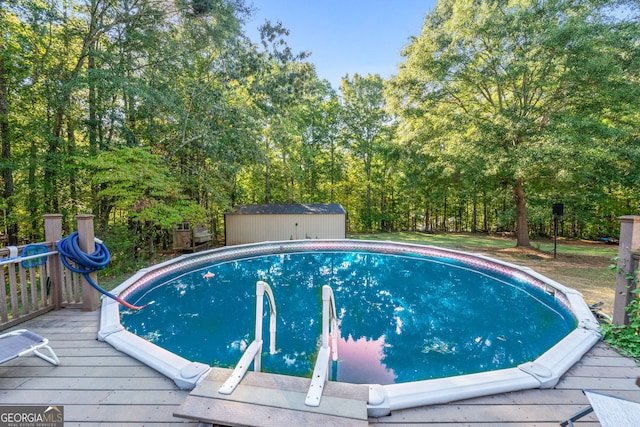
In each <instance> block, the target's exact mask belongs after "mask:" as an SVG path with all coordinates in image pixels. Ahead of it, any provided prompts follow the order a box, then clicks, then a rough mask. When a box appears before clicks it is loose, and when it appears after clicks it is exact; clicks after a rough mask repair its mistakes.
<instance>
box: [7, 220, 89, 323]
mask: <svg viewBox="0 0 640 427" xmlns="http://www.w3.org/2000/svg"><path fill="white" fill-rule="evenodd" d="M61 219H62V216H61V215H57V214H52V215H45V217H44V224H45V225H44V226H45V238H46V239H47V241H46V242H42V243H40V244H41V245H45V246H47V248H48V249H49V252H47V255H46V257H47V261H46V263H44V264H42V265H38V266H35V267H29V263H23V261H24V259H23V258H22V257H20V254H21V253H22V249H23V248H24V247H25V246H28V245H22V246H18V247H5V248H0V331H1V330H4V329H7V328H9V327H11V326H14V325H16V324H18V323H20V322H23V321H25V320H28V319H32V318H34V317H36V316H39V315H41V314H43V313H45V312H48V311H51V310H57V309H60V308H64V307H67V308H83V309H87V307H86V302H85V298H83V283H82V282H83V279H82V277H81V275H79V274H77V273H73V272H71V271H69V270H67V269H66V268H65V267H64V265H63V264H62V263H61V262H60V256H59V255H58V251H57V250H56V242H57V241H58V240H60V238H61V237H62V222H61ZM92 225H93V224H92ZM16 255H17V256H16Z"/></svg>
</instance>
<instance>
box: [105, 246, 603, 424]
mask: <svg viewBox="0 0 640 427" xmlns="http://www.w3.org/2000/svg"><path fill="white" fill-rule="evenodd" d="M258 280H259V281H264V282H266V283H268V285H269V286H270V287H271V289H272V290H273V295H274V296H275V305H276V307H277V337H276V339H275V340H274V341H275V342H276V343H277V344H276V348H277V350H276V351H274V352H273V354H270V353H269V352H268V351H266V350H265V349H266V348H268V346H269V342H270V339H271V338H270V336H269V331H268V328H264V331H263V336H262V339H263V341H264V343H265V344H264V346H265V347H264V348H263V353H262V371H265V372H274V373H280V374H286V375H296V376H304V377H310V376H311V372H312V371H313V367H314V362H315V358H316V356H317V352H318V348H319V337H320V332H321V313H322V307H321V305H322V300H321V287H322V286H323V285H329V286H331V288H332V289H333V294H334V297H335V306H336V311H337V313H336V314H337V317H338V321H339V328H338V329H339V339H338V340H337V349H338V357H339V358H338V360H337V361H336V362H333V363H332V365H331V371H330V378H331V379H332V380H337V381H344V382H352V383H359V384H368V385H369V390H370V393H369V394H370V395H369V404H368V407H369V415H370V416H381V415H384V414H388V413H389V412H390V411H392V410H395V409H400V408H407V407H413V406H421V405H427V404H435V403H445V402H450V401H453V400H458V399H463V398H469V397H475V396H480V395H486V394H493V393H499V392H506V391H515V390H521V389H527V388H539V387H553V386H554V385H555V384H556V383H557V381H558V379H559V377H560V376H561V375H562V374H563V373H564V372H565V371H566V370H567V369H569V368H570V367H571V366H572V365H573V364H574V363H575V362H576V361H578V360H579V359H580V358H581V357H582V355H583V354H584V353H586V352H587V351H588V350H589V349H590V348H591V347H592V346H593V344H595V342H597V340H598V339H599V338H600V334H599V329H598V324H597V322H596V320H595V319H594V317H593V315H592V314H591V312H590V310H589V308H588V306H587V305H586V304H585V303H584V301H583V299H582V296H581V295H580V294H579V293H578V292H576V291H575V290H572V289H569V288H566V287H564V286H562V285H560V284H558V283H556V282H553V281H551V280H550V279H548V278H546V277H544V276H541V275H539V274H537V273H535V272H534V271H532V270H531V269H528V268H522V267H518V266H515V265H511V264H507V263H503V262H499V261H496V260H493V259H489V258H486V257H483V256H477V255H472V254H468V253H462V252H457V251H450V250H443V249H439V248H435V247H429V246H419V245H410V244H399V243H390V242H368V241H360V240H339V241H336V240H331V241H322V240H304V241H287V242H269V243H262V244H254V245H242V246H234V247H226V248H221V249H215V250H212V251H207V252H202V253H198V254H190V255H184V256H181V257H178V258H176V259H174V260H172V261H169V262H166V263H163V264H159V265H157V266H155V267H152V268H149V269H144V270H141V271H140V272H138V273H137V274H136V275H135V276H133V277H132V278H131V279H129V280H128V281H126V282H125V283H123V284H122V285H121V286H120V287H118V289H116V290H115V291H114V293H118V294H119V296H120V297H122V298H125V299H126V300H127V301H128V302H130V303H133V304H139V305H144V304H147V303H149V302H151V301H152V300H154V301H155V302H154V303H153V304H152V305H149V306H147V307H146V308H144V309H142V310H140V311H131V310H125V309H124V308H122V309H120V308H119V305H118V304H117V303H116V302H115V301H112V300H110V299H105V300H104V301H103V306H102V319H101V329H100V332H99V338H100V339H101V340H104V341H107V342H109V343H111V344H112V345H113V346H114V347H116V348H118V349H120V350H122V351H123V352H125V353H128V354H130V355H132V356H134V357H136V358H138V359H139V360H141V361H143V362H145V363H147V364H148V365H149V366H151V367H153V368H155V369H157V370H158V371H160V372H162V373H163V374H165V375H167V376H168V377H170V378H172V379H173V380H174V381H175V382H176V384H178V386H180V387H182V388H192V387H194V386H195V384H196V383H197V382H198V381H199V380H200V379H201V378H203V376H204V375H205V374H206V373H207V372H208V370H209V367H210V366H221V367H231V368H232V367H233V366H235V364H236V363H237V362H238V360H239V359H240V357H241V356H242V354H243V351H244V349H245V348H246V347H247V346H248V344H249V343H251V341H252V340H253V338H254V337H253V334H254V325H255V318H256V313H255V310H256V303H255V300H256V296H255V284H256V281H258ZM264 306H265V307H267V308H268V307H269V306H268V304H267V303H266V302H264ZM267 313H268V310H267Z"/></svg>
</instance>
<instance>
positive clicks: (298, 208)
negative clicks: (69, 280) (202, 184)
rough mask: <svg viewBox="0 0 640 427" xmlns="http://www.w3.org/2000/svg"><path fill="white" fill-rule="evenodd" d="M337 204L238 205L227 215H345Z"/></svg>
mask: <svg viewBox="0 0 640 427" xmlns="http://www.w3.org/2000/svg"><path fill="white" fill-rule="evenodd" d="M346 213H347V212H346V211H345V210H344V208H343V207H342V205H340V204H339V203H313V204H305V203H291V204H268V205H238V206H236V207H235V208H233V210H231V211H230V212H227V215H283V214H288V215H299V214H316V215H317V214H346Z"/></svg>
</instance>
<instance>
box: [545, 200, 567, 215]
mask: <svg viewBox="0 0 640 427" xmlns="http://www.w3.org/2000/svg"><path fill="white" fill-rule="evenodd" d="M547 212H548V211H547ZM553 214H554V215H555V216H562V215H564V205H563V204H562V203H554V204H553Z"/></svg>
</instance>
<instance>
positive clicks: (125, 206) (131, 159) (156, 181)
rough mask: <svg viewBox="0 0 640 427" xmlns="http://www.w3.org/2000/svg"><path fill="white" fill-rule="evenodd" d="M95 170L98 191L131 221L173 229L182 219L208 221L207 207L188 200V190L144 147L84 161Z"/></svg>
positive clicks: (119, 150) (105, 153) (113, 207)
mask: <svg viewBox="0 0 640 427" xmlns="http://www.w3.org/2000/svg"><path fill="white" fill-rule="evenodd" d="M85 164H86V166H87V167H88V168H90V169H92V170H93V177H92V179H93V182H94V183H95V184H96V185H98V186H100V187H102V190H100V191H99V192H98V194H97V197H98V199H100V200H102V201H104V202H105V203H106V204H107V205H110V206H111V209H113V210H115V211H118V212H123V213H124V214H125V215H126V218H127V219H128V221H136V222H139V223H144V224H148V225H151V226H153V227H158V228H160V229H165V230H166V229H171V228H172V227H173V226H174V225H175V224H177V223H180V222H182V221H191V222H193V223H194V224H201V223H204V222H205V216H206V215H205V212H204V210H203V209H202V208H201V207H200V206H199V205H198V204H197V203H195V202H193V201H189V200H186V199H185V197H184V193H185V190H184V189H183V188H182V186H181V184H180V182H179V181H178V179H176V178H175V177H174V176H173V175H172V174H171V172H170V170H169V168H168V166H167V165H166V163H165V162H164V161H163V160H162V158H161V157H160V156H159V155H157V154H153V153H151V151H150V150H149V149H146V148H143V147H133V148H130V147H122V148H117V149H114V150H111V151H103V152H101V153H100V154H98V155H97V156H96V157H95V158H90V159H86V160H85Z"/></svg>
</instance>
